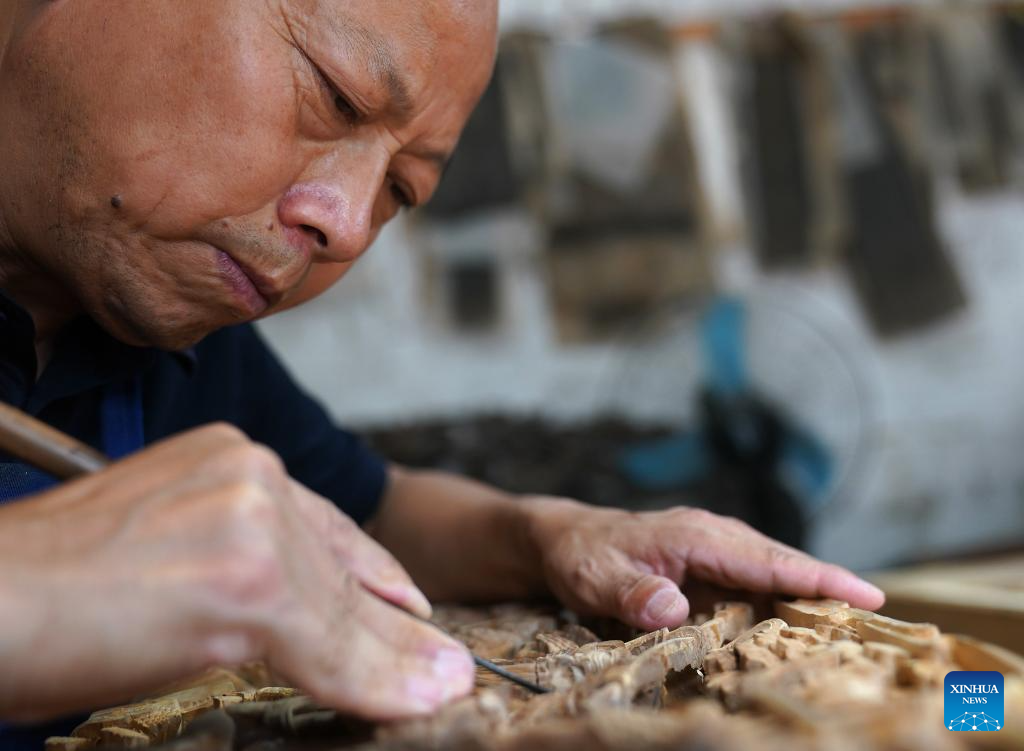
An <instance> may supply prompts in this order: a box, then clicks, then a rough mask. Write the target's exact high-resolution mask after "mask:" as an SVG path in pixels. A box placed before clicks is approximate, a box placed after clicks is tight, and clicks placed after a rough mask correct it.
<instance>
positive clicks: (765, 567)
mask: <svg viewBox="0 0 1024 751" xmlns="http://www.w3.org/2000/svg"><path fill="white" fill-rule="evenodd" d="M523 503H526V504H529V506H528V515H529V519H530V523H529V535H530V538H531V540H532V543H533V545H532V547H533V548H534V549H535V550H536V551H538V554H539V556H540V563H541V566H542V569H543V574H544V578H545V580H546V584H547V586H548V587H549V588H550V589H551V591H552V592H553V593H554V594H555V595H556V596H557V597H558V598H559V599H560V600H561V601H562V602H563V603H565V605H567V606H568V607H570V608H572V609H573V610H575V611H577V612H580V613H586V614H592V615H605V616H612V617H615V618H619V619H620V620H623V621H625V622H626V623H629V624H630V625H632V626H635V627H637V628H641V629H645V630H655V629H658V628H662V627H675V626H678V625H679V624H681V623H682V622H683V621H684V620H685V619H686V618H687V616H688V615H689V613H690V603H689V601H688V600H687V597H686V596H685V595H684V594H683V592H682V590H681V588H680V587H682V588H683V589H686V588H687V586H688V585H691V584H695V583H700V584H705V585H713V586H716V587H723V588H728V589H733V590H743V591H747V592H760V593H769V592H774V593H778V594H781V595H794V596H798V597H825V598H833V599H837V600H845V601H847V602H849V603H850V604H851V605H853V606H855V607H862V608H865V609H869V610H875V609H877V608H879V607H881V606H882V604H883V603H884V601H885V595H884V594H883V593H882V592H881V590H879V589H877V588H876V587H874V586H872V585H871V584H869V583H867V582H865V581H863V580H862V579H860V578H858V577H857V576H856V575H854V574H853V573H851V572H850V571H847V570H846V569H844V568H840V567H839V566H834V565H831V564H827V563H822V562H821V561H818V560H815V559H814V558H812V557H811V556H809V555H807V554H805V553H802V552H800V551H799V550H796V549H794V548H791V547H788V546H786V545H783V544H782V543H779V542H776V541H774V540H772V539H770V538H768V537H765V536H764V535H762V534H761V533H760V532H757V531H756V530H754V529H753V528H751V527H750V526H748V525H747V524H745V523H743V522H741V521H739V520H738V519H730V518H726V517H721V516H717V515H716V514H713V513H711V512H709V511H704V510H701V509H696V508H675V509H671V510H668V511H658V512H650V513H630V512H627V511H621V510H616V509H603V508H595V507H593V506H586V505H584V504H581V503H577V502H575V501H570V500H564V499H558V498H546V497H542V498H531V499H528V500H525V501H523Z"/></svg>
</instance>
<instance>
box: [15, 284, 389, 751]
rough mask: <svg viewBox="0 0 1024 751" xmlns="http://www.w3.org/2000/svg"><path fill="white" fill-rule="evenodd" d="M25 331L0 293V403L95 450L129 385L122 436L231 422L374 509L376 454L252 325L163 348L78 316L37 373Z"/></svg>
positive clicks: (360, 518) (153, 436)
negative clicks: (117, 335) (131, 340)
mask: <svg viewBox="0 0 1024 751" xmlns="http://www.w3.org/2000/svg"><path fill="white" fill-rule="evenodd" d="M34 339H35V330H34V326H33V323H32V319H31V318H30V316H29V315H28V314H27V313H26V312H25V311H24V310H23V309H22V308H21V307H19V306H18V305H17V304H15V303H14V302H13V301H12V300H11V299H10V298H8V297H6V296H5V295H3V293H2V292H0V401H4V402H7V403H8V404H12V405H14V406H16V407H19V408H21V409H22V410H24V411H26V412H28V413H29V414H31V415H34V416H35V417H37V418H39V419H41V420H43V421H44V422H46V423H49V424H50V425H52V426H54V427H56V428H58V429H60V430H62V431H64V432H65V433H68V434H70V435H72V436H74V437H76V438H78V439H79V440H81V441H83V442H85V443H87V444H89V445H91V446H94V447H95V448H97V449H99V450H101V451H102V450H106V451H110V450H111V448H110V446H109V445H105V444H109V443H110V440H111V439H110V433H111V429H110V422H111V420H110V419H109V418H110V415H109V412H110V409H109V408H110V402H111V396H112V395H115V396H117V398H122V397H121V396H118V395H119V394H121V395H123V393H129V394H130V396H129V397H127V401H126V404H128V407H129V409H128V412H129V414H128V416H127V418H124V416H118V415H115V416H117V417H118V419H119V420H120V421H121V422H126V423H127V425H124V426H115V428H117V429H116V430H114V431H113V432H114V435H115V437H116V436H118V435H121V436H122V438H121V442H122V443H124V437H123V436H124V435H127V436H129V438H128V442H129V443H130V442H131V441H132V439H131V438H130V436H131V435H132V433H133V431H134V432H135V433H136V434H137V436H138V442H141V443H143V444H149V443H153V442H155V441H159V440H161V439H162V438H167V437H169V436H173V435H175V434H177V433H181V432H182V431H186V430H189V429H191V428H195V427H198V426H201V425H206V424H209V423H211V422H227V423H231V424H232V425H235V426H237V427H239V428H240V429H241V430H242V431H244V432H245V433H246V434H247V435H248V436H249V437H250V438H252V439H253V440H255V441H258V442H260V443H263V444H266V445H267V446H269V447H270V448H272V449H273V450H274V451H276V452H277V453H278V454H279V455H280V456H281V458H282V459H283V460H284V463H285V466H286V467H287V469H288V472H289V474H291V476H292V477H294V478H295V479H296V480H298V481H299V482H301V483H302V484H303V485H305V486H306V487H308V488H310V489H312V490H313V491H315V492H317V493H319V494H320V495H322V496H324V497H326V498H328V499H330V500H331V501H333V502H334V503H335V504H336V505H337V506H338V507H339V508H340V509H341V510H342V511H344V512H345V513H346V514H348V515H349V516H351V517H352V518H353V519H354V520H355V521H356V522H357V523H359V524H362V523H364V522H366V521H368V520H369V519H370V518H371V517H372V516H373V514H374V513H375V512H376V509H377V507H378V504H379V503H380V499H381V495H382V494H383V491H384V486H385V481H386V465H385V462H384V461H383V460H382V459H381V458H380V457H378V456H377V455H375V454H374V453H373V452H372V451H370V449H369V448H368V447H367V446H366V445H365V444H364V443H363V442H362V441H361V440H360V439H359V438H358V437H356V436H355V435H353V434H352V433H349V432H347V431H345V430H342V429H340V428H339V427H337V426H336V425H334V424H333V423H332V422H331V420H330V418H329V417H328V415H327V414H326V412H325V411H324V409H323V408H322V407H321V406H320V405H319V404H318V403H317V402H316V401H315V400H314V399H313V398H311V397H310V396H309V395H308V394H306V393H305V392H304V391H303V390H302V389H301V388H299V386H298V385H297V384H296V383H295V382H294V381H293V380H292V378H291V377H290V376H289V375H288V373H287V372H286V371H285V369H284V368H283V367H282V366H281V364H280V362H278V360H277V358H276V357H275V356H274V354H273V353H272V352H271V351H270V349H269V348H268V347H267V345H266V343H265V342H264V341H263V339H262V338H261V337H260V336H259V334H258V333H257V332H256V330H255V329H254V328H253V327H252V326H250V325H243V326H237V327H233V328H228V329H223V330H221V331H218V332H217V333H214V334H211V335H210V336H208V337H207V338H206V339H204V340H203V341H202V342H201V343H200V344H198V345H197V346H196V347H194V348H192V349H190V350H188V351H185V352H163V351H159V350H154V349H144V348H138V347H129V346H127V345H125V344H122V343H121V342H119V341H117V340H115V339H114V338H113V337H111V336H110V335H109V334H107V333H106V332H105V331H104V330H103V329H101V328H100V327H99V326H98V325H96V324H95V323H93V322H92V321H91V320H90V319H88V318H80V319H78V320H76V321H74V322H73V323H72V324H70V325H68V326H67V327H65V329H64V330H62V332H61V334H60V335H59V337H58V338H57V340H56V341H55V343H54V351H53V355H52V357H51V360H50V362H49V364H48V365H47V367H46V369H45V370H44V371H43V373H42V375H41V376H40V377H39V378H38V379H37V378H36V373H37V363H36V355H35V347H34ZM132 403H134V405H135V406H134V407H132V406H131V404H132ZM136 420H137V421H138V424H137V425H135V426H133V425H132V423H133V422H135V421H136ZM116 453H124V451H117V452H116ZM5 471H6V472H7V476H8V477H9V476H12V475H11V472H25V471H27V470H25V468H23V467H20V466H19V465H17V464H16V463H15V462H14V460H13V459H12V458H11V457H8V456H4V455H3V454H2V453H0V485H2V483H3V482H4V477H5ZM40 479H41V482H40V483H39V487H43V486H45V485H46V484H47V483H46V478H45V477H42V478H40ZM0 490H2V487H0ZM5 495H9V494H5ZM29 502H30V501H29ZM0 628H2V626H0ZM0 670H2V666H0ZM72 727H73V726H72ZM69 729H70V728H68V727H66V726H64V727H51V728H47V729H45V730H42V729H37V730H36V731H33V732H32V736H31V738H29V737H28V736H27V735H25V733H28V732H29V731H28V729H25V731H24V733H22V732H15V733H13V734H12V730H11V729H10V728H7V729H6V730H5V729H4V728H2V727H0V748H3V749H4V750H5V751H7V750H8V749H14V748H30V747H34V748H42V739H43V738H45V737H46V735H59V734H66V733H67V732H68V731H69ZM15 735H22V736H24V737H21V738H15Z"/></svg>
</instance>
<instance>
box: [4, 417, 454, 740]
mask: <svg viewBox="0 0 1024 751" xmlns="http://www.w3.org/2000/svg"><path fill="white" fill-rule="evenodd" d="M389 603H390V604H389ZM396 606H397V607H396ZM399 608H402V609H405V610H409V611H410V612H413V613H415V614H416V615H418V616H421V617H426V616H428V615H429V612H430V606H429V604H428V603H427V600H426V598H424V596H423V595H422V594H421V593H420V591H419V590H418V589H417V588H416V586H415V585H414V584H413V582H412V580H411V579H410V578H409V576H408V574H407V573H406V572H405V571H404V570H403V569H402V567H401V566H400V565H399V564H398V562H397V561H396V560H395V559H394V558H393V557H392V556H391V555H390V554H389V553H388V552H387V551H386V550H384V548H382V547H380V546H379V545H378V544H377V543H376V542H374V541H373V540H372V539H371V538H370V537H368V536H367V535H366V534H364V533H363V532H362V530H360V529H359V527H358V526H357V525H356V524H355V523H354V522H353V521H352V520H351V519H349V518H348V517H346V516H344V515H343V514H341V513H340V512H339V511H338V510H337V509H336V508H335V507H334V506H332V505H331V504H330V503H329V502H328V501H326V500H324V499H323V498H321V497H319V496H316V495H315V494H313V493H312V492H310V491H309V490H307V489H305V488H303V487H302V486H301V485H299V484H298V483H296V482H295V481H294V480H292V479H291V478H290V477H288V475H287V474H286V472H285V470H284V467H283V466H282V464H281V462H280V460H279V459H278V458H277V457H276V456H275V455H274V454H273V453H272V452H271V451H269V450H268V449H266V448H263V447H260V446H257V445H255V444H253V443H252V442H250V441H249V440H248V439H247V438H246V437H245V436H244V435H242V434H241V433H240V432H238V431H237V430H235V429H234V428H230V427H226V426H210V427H206V428H201V429H199V430H195V431H192V432H191V433H188V434H185V435H182V436H179V437H177V438H174V439H172V440H169V441H166V442H164V443H161V444H157V445H156V446H154V447H152V448H150V449H147V450H145V451H143V452H140V453H139V454H137V455H135V456H133V457H131V458H129V459H127V460H125V461H123V462H120V463H118V464H116V465H114V466H112V467H111V468H110V469H108V470H106V471H104V472H101V473H98V474H96V475H92V476H89V477H86V478H83V479H80V480H77V481H75V482H72V483H68V484H66V485H63V486H61V487H59V488H57V489H55V490H52V491H50V492H47V493H45V494H41V495H39V496H36V497H34V498H31V499H27V500H25V501H21V502H17V503H14V504H11V505H8V506H6V507H3V508H0V624H2V625H0V718H3V719H8V720H25V721H30V720H40V719H45V718H49V717H52V716H56V715H59V714H61V713H66V712H70V711H74V710H81V709H89V708H95V707H100V706H109V705H111V704H114V703H117V702H122V701H125V700H128V699H130V698H131V697H132V696H136V695H138V694H140V693H144V692H145V691H148V690H153V689H155V688H156V687H158V686H160V685H162V684H166V683H167V682H169V681H172V680H175V679H178V678H182V677H185V676H187V675H189V674H192V673H196V672H199V671H201V670H203V669H204V668H206V667H208V666H210V665H214V664H219V665H231V664H237V663H241V662H245V661H249V660H255V659H259V660H265V661H266V662H267V663H268V664H269V665H270V667H271V668H272V669H273V670H275V671H276V672H278V673H279V674H281V675H282V676H284V677H285V678H286V679H287V680H288V681H290V682H291V683H292V684H293V685H295V686H297V687H299V688H301V689H303V690H305V691H307V692H309V693H310V694H311V695H313V696H314V697H315V698H317V699H318V700H319V701H322V702H324V703H325V704H327V705H330V706H333V707H336V708H338V709H341V710H345V711H348V712H351V713H353V714H357V715H360V716H363V717H366V718H369V719H391V718H398V717H404V716H409V715H416V714H424V713H428V712H431V711H433V710H435V709H437V708H438V707H439V706H440V705H441V704H443V703H445V702H446V701H448V700H450V699H453V698H456V697H459V696H462V695H464V694H466V693H468V692H469V691H470V689H471V687H472V683H473V665H472V661H471V659H470V656H469V654H468V652H467V651H466V650H465V648H463V647H462V646H461V645H459V644H458V643H457V642H455V641H453V640H452V639H450V638H448V637H447V636H445V635H443V634H442V633H440V632H439V631H437V630H436V629H434V628H433V627H431V626H430V625H429V624H425V623H422V622H420V621H418V620H417V619H416V618H414V617H412V616H410V615H407V614H406V613H404V612H402V610H400V609H399Z"/></svg>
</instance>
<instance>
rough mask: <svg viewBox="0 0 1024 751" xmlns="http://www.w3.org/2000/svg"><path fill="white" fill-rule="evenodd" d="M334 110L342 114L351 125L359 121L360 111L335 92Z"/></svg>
mask: <svg viewBox="0 0 1024 751" xmlns="http://www.w3.org/2000/svg"><path fill="white" fill-rule="evenodd" d="M334 108H335V109H336V110H338V112H340V113H341V114H342V117H344V118H345V119H346V120H348V121H349V122H350V123H354V122H356V121H357V120H358V119H359V110H357V109H356V108H355V107H353V106H352V103H351V102H350V101H349V100H348V99H346V98H345V96H344V95H343V94H339V93H338V92H334Z"/></svg>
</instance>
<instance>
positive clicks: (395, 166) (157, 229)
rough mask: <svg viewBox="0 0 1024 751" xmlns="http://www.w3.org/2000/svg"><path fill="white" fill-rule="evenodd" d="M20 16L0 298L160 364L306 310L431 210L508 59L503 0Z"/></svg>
mask: <svg viewBox="0 0 1024 751" xmlns="http://www.w3.org/2000/svg"><path fill="white" fill-rule="evenodd" d="M15 5H17V10H18V12H17V13H14V14H13V15H12V17H14V18H17V19H18V20H17V22H16V23H12V24H10V29H11V30H10V31H9V32H8V33H7V34H6V35H5V36H6V40H8V41H9V44H8V45H7V53H6V56H5V57H4V58H3V63H2V65H0V160H2V163H0V169H2V170H3V172H4V175H5V180H4V181H3V184H0V286H3V287H4V288H10V287H12V286H17V287H18V288H19V289H23V290H26V289H38V290H40V293H39V295H38V299H37V300H22V302H23V303H25V304H26V305H28V306H29V307H30V309H32V310H33V312H34V315H35V314H36V313H41V314H45V313H46V312H47V307H51V308H52V301H53V300H58V299H60V300H64V301H66V302H67V306H66V307H67V308H69V309H77V310H84V311H86V312H88V313H89V314H90V315H92V316H93V317H94V318H95V319H96V320H98V321H99V322H100V323H101V324H102V325H104V326H105V327H106V328H108V329H109V330H110V331H111V332H112V333H114V334H115V335H116V336H118V337H119V338H121V339H123V340H125V341H128V342H130V343H134V344H150V345H158V346H164V347H179V346H182V345H185V344H188V343H191V342H194V341H196V340H198V339H200V338H202V336H204V335H205V334H207V333H209V332H211V331H213V330H215V329H217V328H220V327H221V326H224V325H226V324H230V323H235V322H238V321H243V320H251V319H253V318H256V317H259V316H262V315H268V314H270V313H273V312H274V311H276V310H280V309H283V308H285V307H288V306H290V305H294V304H296V303H298V302H301V301H303V300H305V299H308V298H309V297H310V296H312V295H314V294H316V293H318V292H319V291H322V290H323V289H326V288H327V287H328V286H330V284H331V283H333V281H335V280H336V279H337V278H339V277H340V276H341V275H342V274H343V273H344V272H345V271H346V270H347V269H348V268H349V267H350V266H351V264H352V263H353V262H355V260H356V259H357V258H358V257H359V256H360V255H361V254H362V253H363V252H364V251H365V250H366V248H367V247H368V246H369V245H370V244H371V242H372V241H373V239H374V238H375V237H376V235H377V233H378V232H379V230H380V228H381V227H382V226H383V225H384V224H385V223H386V222H387V221H388V220H390V219H391V218H392V217H393V216H394V215H395V214H396V213H397V212H398V211H399V210H401V208H402V207H403V206H406V205H418V204H421V203H423V202H425V201H426V200H427V199H428V198H429V196H430V194H431V193H432V192H433V190H434V188H435V187H436V184H437V181H438V179H439V177H440V173H441V169H442V167H443V164H444V162H445V161H446V160H447V158H448V156H449V155H450V154H451V152H452V151H453V149H454V148H455V144H456V142H457V140H458V136H459V133H460V131H461V129H462V127H463V125H464V124H465V122H466V120H467V118H468V116H469V114H470V112H471V111H472V108H473V107H474V106H475V103H476V101H477V100H478V98H479V97H480V95H481V94H482V93H483V91H484V88H485V87H486V85H487V81H488V80H489V78H490V74H491V68H492V65H493V60H494V53H495V48H496V24H497V5H496V3H495V2H493V0H423V1H422V2H415V1H413V0H347V2H344V3H341V2H337V0H278V2H273V3H253V2H252V0H222V1H221V2H217V3H209V2H205V0H74V2H71V1H70V0H61V1H59V2H51V3H39V2H37V1H36V0H24V1H23V2H21V3H17V2H16V3H15ZM4 7H7V6H4ZM8 10H9V8H8ZM0 19H2V16H0ZM2 28H3V27H2V26H0V29H2ZM27 277H32V278H31V280H29V279H28V278H27ZM28 281H31V282H32V283H31V284H29V283H28ZM44 290H46V291H45V292H44ZM47 301H50V302H47ZM50 312H53V311H50ZM71 312H74V310H70V311H69V313H68V314H70V313H71ZM37 317H38V316H37ZM43 317H44V318H45V315H44V316H43Z"/></svg>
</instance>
